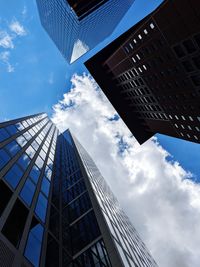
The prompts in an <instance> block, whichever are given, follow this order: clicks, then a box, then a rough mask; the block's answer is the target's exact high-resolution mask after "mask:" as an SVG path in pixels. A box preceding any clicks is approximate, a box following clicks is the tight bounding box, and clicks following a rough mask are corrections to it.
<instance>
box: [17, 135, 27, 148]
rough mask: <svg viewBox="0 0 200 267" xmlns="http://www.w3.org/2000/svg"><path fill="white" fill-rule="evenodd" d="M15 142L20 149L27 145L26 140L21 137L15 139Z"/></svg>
mask: <svg viewBox="0 0 200 267" xmlns="http://www.w3.org/2000/svg"><path fill="white" fill-rule="evenodd" d="M16 141H17V143H18V144H19V145H20V146H21V147H23V146H24V145H25V144H26V143H27V141H26V139H25V138H24V136H22V135H21V136H19V137H17V138H16Z"/></svg>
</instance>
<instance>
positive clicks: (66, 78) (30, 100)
mask: <svg viewBox="0 0 200 267" xmlns="http://www.w3.org/2000/svg"><path fill="white" fill-rule="evenodd" d="M161 2H162V0H148V1H147V0H136V1H135V4H134V5H133V6H132V8H131V9H130V10H129V12H128V13H127V15H126V16H125V17H124V19H123V20H122V21H121V23H120V24H119V25H118V27H117V29H116V30H115V32H114V33H113V35H112V36H111V37H110V38H108V39H106V40H105V41H103V42H102V43H101V44H99V45H98V46H97V47H96V48H95V49H93V50H92V51H90V52H89V53H87V54H86V55H84V56H83V57H82V58H81V59H79V60H78V61H76V62H75V63H74V64H72V65H68V64H67V63H66V62H65V60H64V59H63V57H62V56H61V54H60V53H59V51H58V50H57V48H56V47H55V45H54V44H53V42H52V41H51V40H50V39H49V37H48V35H47V34H46V32H45V31H44V30H43V28H42V27H41V24H40V21H39V16H38V12H37V6H36V1H35V0H29V1H25V0H18V1H13V0H1V1H0V38H1V37H2V33H4V34H5V32H6V33H7V34H8V35H9V36H10V37H11V42H12V44H10V46H9V45H8V46H7V47H5V45H4V47H3V46H0V54H1V53H5V52H7V58H6V59H5V58H4V60H2V58H1V59H0V121H3V120H7V119H13V118H16V117H21V116H25V115H28V114H33V113H38V112H42V111H45V112H47V113H48V114H49V115H51V114H52V106H53V105H54V104H56V103H57V102H58V101H59V100H60V99H62V96H63V94H64V93H66V91H67V90H69V88H70V87H71V83H70V79H71V76H72V75H73V74H74V73H78V74H81V73H83V72H84V71H85V72H87V70H86V69H85V67H84V66H83V63H84V62H85V61H86V60H87V59H88V58H89V57H90V56H92V55H93V54H95V53H96V52H97V51H99V50H100V49H101V48H103V47H104V46H105V45H106V44H107V43H109V42H110V41H112V40H113V39H115V38H116V37H117V36H119V35H120V34H121V33H123V32H124V31H125V30H127V29H128V28H130V27H131V26H132V25H134V24H135V23H136V22H137V21H139V20H140V19H142V18H143V17H144V16H145V15H147V14H148V13H149V12H151V11H152V10H153V9H155V8H156V6H158V5H159V4H160V3H161ZM16 21H17V22H19V23H20V25H22V26H23V29H24V34H21V35H20V34H16V33H15V32H14V31H12V30H11V25H12V24H13V23H15V22H16ZM12 46H13V47H12ZM4 55H5V54H4ZM8 70H9V71H10V72H9V71H8ZM157 137H158V141H159V142H160V144H161V145H162V146H163V147H164V148H165V149H166V150H167V151H169V153H171V154H172V159H173V160H178V161H179V162H180V163H181V165H182V166H183V167H184V168H185V169H186V170H189V171H191V172H193V173H194V174H195V175H196V176H195V177H196V178H197V179H198V177H200V167H199V158H200V156H199V148H200V147H199V145H198V144H194V143H191V142H186V141H183V140H178V139H175V138H170V137H167V136H162V135H158V136H157Z"/></svg>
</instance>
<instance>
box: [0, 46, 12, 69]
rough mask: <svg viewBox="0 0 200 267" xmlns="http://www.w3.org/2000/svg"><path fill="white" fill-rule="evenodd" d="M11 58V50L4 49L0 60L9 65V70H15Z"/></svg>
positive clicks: (0, 54)
mask: <svg viewBox="0 0 200 267" xmlns="http://www.w3.org/2000/svg"><path fill="white" fill-rule="evenodd" d="M9 59H10V52H9V51H4V52H1V53H0V60H1V61H2V62H3V63H4V64H5V65H6V66H7V72H14V71H15V68H14V66H12V64H11V63H10V62H9Z"/></svg>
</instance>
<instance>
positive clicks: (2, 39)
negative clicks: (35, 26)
mask: <svg viewBox="0 0 200 267" xmlns="http://www.w3.org/2000/svg"><path fill="white" fill-rule="evenodd" d="M24 12H25V11H24ZM26 34H27V32H26V31H25V29H24V27H23V25H21V24H20V23H19V21H17V20H16V19H15V18H14V19H13V20H12V22H11V23H10V24H9V30H8V31H7V30H2V31H0V48H3V50H4V51H3V52H1V53H0V61H1V62H2V63H3V64H5V65H6V67H7V72H14V70H15V69H14V67H13V65H12V64H11V63H10V51H11V49H13V48H15V45H14V43H15V40H16V39H17V37H22V36H25V35H26ZM5 49H6V50H5Z"/></svg>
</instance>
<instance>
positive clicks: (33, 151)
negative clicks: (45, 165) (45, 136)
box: [26, 146, 35, 159]
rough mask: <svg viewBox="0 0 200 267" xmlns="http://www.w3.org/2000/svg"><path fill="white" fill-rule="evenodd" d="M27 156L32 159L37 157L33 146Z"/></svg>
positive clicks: (28, 150) (28, 149) (29, 148)
mask: <svg viewBox="0 0 200 267" xmlns="http://www.w3.org/2000/svg"><path fill="white" fill-rule="evenodd" d="M26 154H27V155H28V156H29V157H30V158H31V159H32V158H33V157H34V155H35V150H34V149H33V148H32V146H29V147H28V148H27V150H26Z"/></svg>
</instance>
